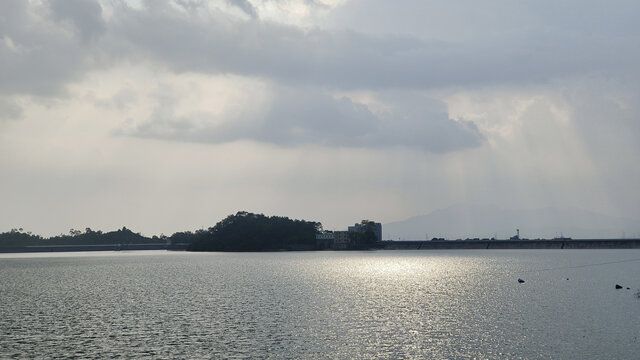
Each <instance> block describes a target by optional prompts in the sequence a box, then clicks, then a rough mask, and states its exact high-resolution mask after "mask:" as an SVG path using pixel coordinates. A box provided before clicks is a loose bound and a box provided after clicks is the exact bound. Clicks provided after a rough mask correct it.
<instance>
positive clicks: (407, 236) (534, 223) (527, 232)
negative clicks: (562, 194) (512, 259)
mask: <svg viewBox="0 0 640 360" xmlns="http://www.w3.org/2000/svg"><path fill="white" fill-rule="evenodd" d="M516 229H520V237H523V238H530V239H532V238H553V237H557V236H561V235H564V236H567V237H572V238H574V239H580V238H582V239H584V238H611V237H613V238H620V237H627V238H630V237H640V222H638V221H637V220H633V219H630V218H619V217H612V216H607V215H602V214H597V213H594V212H590V211H586V210H581V209H575V208H544V209H526V210H506V209H501V208H498V207H494V206H454V207H450V208H447V209H441V210H436V211H434V212H432V213H430V214H428V215H422V216H416V217H412V218H409V219H407V220H404V221H398V222H392V223H389V224H385V225H384V226H383V238H384V239H391V240H398V239H402V240H424V239H425V238H426V237H427V236H428V238H429V239H431V238H433V237H444V238H447V239H457V238H462V239H464V238H468V237H469V238H475V237H479V238H491V237H494V236H495V237H496V238H498V239H506V238H509V237H511V236H513V235H515V233H516Z"/></svg>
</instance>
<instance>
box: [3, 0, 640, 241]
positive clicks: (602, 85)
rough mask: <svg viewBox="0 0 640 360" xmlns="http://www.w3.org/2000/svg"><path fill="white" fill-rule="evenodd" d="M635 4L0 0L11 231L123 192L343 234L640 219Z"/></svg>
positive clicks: (128, 199) (189, 212) (77, 215)
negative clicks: (493, 221)
mask: <svg viewBox="0 0 640 360" xmlns="http://www.w3.org/2000/svg"><path fill="white" fill-rule="evenodd" d="M639 12H640V4H639V3H638V2H636V1H627V0H623V1H618V2H616V3H615V4H608V3H602V2H597V1H586V2H585V1H580V2H578V1H574V0H570V1H563V2H557V1H550V0H543V1H535V2H532V1H507V0H495V1H490V2H484V3H478V2H476V1H471V0H465V1H462V2H451V1H429V2H424V1H419V0H409V1H405V2H403V3H402V4H397V3H391V2H388V1H382V0H370V1H361V0H315V1H309V0H241V1H240V0H219V1H206V2H205V1H197V0H179V1H178V0H166V1H128V0H115V1H114V0H108V1H107V0H104V1H96V0H84V1H83V0H73V1H72V0H51V1H21V0H5V1H1V2H0V60H1V63H2V66H0V167H1V169H2V174H0V185H2V186H1V187H0V195H1V196H2V198H3V199H9V200H8V201H9V203H11V204H12V207H11V208H12V209H13V210H10V209H9V208H8V207H7V208H3V209H1V211H0V219H1V220H0V225H2V226H5V227H7V228H10V227H15V226H18V225H24V227H28V226H27V225H28V222H29V221H31V223H32V224H37V223H38V222H39V221H44V220H42V219H48V218H47V216H51V217H52V218H51V219H49V220H47V221H48V224H49V225H47V226H48V227H49V228H55V224H56V223H60V224H70V225H73V226H74V227H77V228H82V227H83V226H86V225H90V226H92V227H96V228H100V227H101V225H100V224H99V223H96V222H93V221H97V222H99V221H104V224H113V225H114V226H122V225H124V224H125V223H124V222H123V217H124V212H122V214H121V215H122V216H119V215H118V214H120V212H119V211H118V208H120V207H122V208H125V207H126V208H127V209H130V211H128V212H127V214H126V215H127V217H128V218H131V219H135V221H134V223H128V222H127V223H126V225H127V226H130V225H131V226H133V227H135V224H136V222H137V223H140V224H146V225H144V226H147V228H148V229H149V231H155V230H153V229H155V227H154V226H158V225H155V224H157V223H158V221H154V219H153V216H158V217H160V218H162V219H163V220H162V221H161V223H162V224H167V227H170V228H171V230H184V229H185V228H188V227H189V226H192V225H193V222H191V220H190V219H196V218H197V219H199V220H198V221H199V222H201V223H202V224H200V225H205V226H210V225H211V222H212V221H214V220H215V219H216V218H221V217H224V216H225V215H226V214H227V213H232V212H235V211H237V210H242V209H244V210H251V211H265V212H271V213H279V214H283V215H293V216H304V217H307V218H309V219H314V220H320V221H323V222H325V223H326V225H327V226H328V227H329V228H331V227H332V224H334V225H335V226H338V227H340V226H342V225H346V224H349V223H352V222H353V221H357V220H359V219H360V218H362V217H370V218H375V219H379V220H381V221H383V222H389V221H394V220H400V219H402V218H404V217H409V216H414V215H418V214H421V213H428V212H430V211H433V210H435V209H437V208H442V207H448V206H450V205H452V204H463V205H464V204H467V203H473V202H475V203H482V204H485V203H494V204H496V205H499V206H501V207H504V208H527V207H529V208H531V207H535V208H541V207H550V206H557V207H567V206H572V207H578V208H583V209H588V210H592V211H595V212H598V213H606V214H608V215H615V216H628V217H637V216H633V215H635V214H640V205H638V204H640V191H638V189H637V185H636V184H637V183H638V182H640V169H639V168H638V167H637V166H633V164H635V163H637V162H638V161H640V145H638V144H640V121H639V119H640V108H639V107H638V104H640V88H639V87H638V85H637V84H638V83H640V70H639V68H638V66H637V63H638V62H639V61H640V46H638V45H639V44H640V23H639V22H638V21H637V19H636V14H637V13H639ZM21 184H22V185H21ZM87 198H91V199H93V200H94V201H95V203H101V204H104V207H105V209H108V210H104V211H97V212H96V214H95V216H92V215H91V214H92V213H91V211H92V209H95V208H96V207H95V206H94V207H91V206H89V205H88V202H87V201H86V199H87ZM158 199H161V200H158ZM383 203H384V205H383ZM16 204H19V206H18V205H16ZM61 204H69V205H68V206H66V207H65V206H63V205H61ZM309 204H313V206H310V205H309ZM339 204H349V206H344V205H339ZM61 207H62V208H64V209H66V210H67V211H68V213H67V215H64V216H63V212H61V211H60V210H59V209H60V208H61ZM74 209H78V210H77V211H75V210H74ZM174 210H175V211H174ZM50 214H54V215H50ZM114 214H116V215H114ZM144 214H152V215H149V217H146V216H145V215H144ZM203 214H206V217H211V218H214V219H213V220H211V221H209V220H206V219H204V217H205V215H203ZM30 216H31V217H30ZM32 217H35V218H38V219H39V221H35V220H31V219H32ZM56 219H57V221H56ZM73 219H81V220H76V221H78V222H82V221H84V222H85V223H84V224H83V223H73V224H71V222H73V221H74V220H73ZM174 219H175V220H174ZM168 224H172V225H171V226H169V225H168ZM63 226H64V227H66V225H63ZM105 226H106V225H105ZM0 230H2V229H0ZM33 230H37V229H36V228H34V229H33ZM162 231H169V230H168V229H164V228H163V229H162Z"/></svg>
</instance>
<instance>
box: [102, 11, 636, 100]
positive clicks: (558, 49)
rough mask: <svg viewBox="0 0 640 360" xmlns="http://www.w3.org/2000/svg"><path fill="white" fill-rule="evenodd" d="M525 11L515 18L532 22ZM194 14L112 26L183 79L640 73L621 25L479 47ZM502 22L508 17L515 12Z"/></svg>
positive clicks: (432, 82) (517, 80) (420, 79)
mask: <svg viewBox="0 0 640 360" xmlns="http://www.w3.org/2000/svg"><path fill="white" fill-rule="evenodd" d="M626 7H632V8H633V6H632V5H629V4H627V6H626ZM473 9H474V8H472V11H473ZM507 10H509V9H507ZM522 10H523V9H521V8H515V9H512V10H511V12H512V13H513V14H514V15H518V16H523V15H522ZM623 10H624V9H619V8H612V11H613V12H614V13H615V14H617V15H619V16H620V17H622V18H623V20H624V19H626V18H627V17H629V15H628V14H622V13H621V11H623ZM627 10H628V9H627ZM191 14H192V15H189V14H187V15H185V14H184V13H180V12H175V11H146V10H135V9H125V10H124V11H122V12H121V13H120V14H118V16H117V17H116V19H115V23H114V24H113V25H114V29H115V31H116V32H117V33H118V38H121V39H123V40H124V39H126V41H128V43H129V44H130V45H131V48H132V49H135V50H134V51H142V52H144V53H145V54H146V55H148V56H150V57H151V58H153V59H156V60H157V61H160V62H163V63H166V64H167V65H169V66H171V67H172V68H173V69H174V70H176V71H194V70H195V71H201V72H207V73H235V74H243V75H250V76H261V77H269V78H272V79H276V80H277V81H285V82H287V83H289V84H314V85H320V86H329V87H338V88H348V89H381V88H434V87H441V86H451V85H454V86H455V85H487V84H522V83H539V82H544V81H547V80H550V79H553V78H557V77H565V76H571V75H576V74H585V73H591V72H598V71H606V70H608V69H612V68H616V67H624V68H629V67H632V66H635V65H634V61H632V60H631V59H632V58H637V57H638V53H639V51H640V50H638V49H637V48H635V47H630V46H629V45H630V43H629V41H630V40H631V41H636V40H635V38H631V39H629V38H628V37H627V35H628V34H626V33H623V32H621V31H618V30H616V29H615V28H614V29H612V27H613V25H612V24H613V23H614V22H615V21H614V20H615V17H613V16H612V17H611V18H605V19H604V20H602V21H600V24H599V26H601V27H602V28H603V29H599V28H593V27H591V28H590V27H585V26H584V25H580V24H579V21H580V20H583V19H568V20H567V21H569V22H570V23H573V22H575V24H576V26H575V29H573V31H572V29H571V28H570V26H567V25H566V24H564V25H559V24H558V23H559V21H554V22H551V23H545V21H544V19H543V20H541V19H537V20H530V19H528V18H527V22H528V23H527V26H528V28H527V29H525V30H523V29H520V28H516V30H517V31H515V32H514V35H509V34H508V32H504V31H503V32H499V31H497V30H496V29H492V28H486V29H484V28H478V29H467V30H468V31H469V30H473V31H475V33H476V37H475V38H474V40H473V41H469V40H455V41H438V40H425V38H423V37H417V36H409V35H366V34H363V33H358V32H354V31H328V30H319V29H312V30H305V29H302V28H298V27H294V26H288V25H281V24H276V23H273V22H262V21H255V20H250V21H244V20H238V19H233V18H230V17H228V16H225V15H222V14H220V13H215V12H210V13H209V14H210V15H209V16H207V17H202V16H201V15H193V12H192V13H191ZM481 14H482V13H481ZM503 15H504V16H506V17H508V16H509V15H510V14H509V11H507V12H506V13H505V14H503ZM589 15H591V16H594V15H593V14H589ZM587 20H589V19H587ZM626 23H627V24H628V25H629V26H633V27H637V25H634V24H633V23H629V22H626ZM116 25H117V26H116ZM513 26H515V25H513ZM536 26H539V27H540V31H537V29H536V28H535V27H536ZM554 29H558V31H557V32H555V31H554ZM587 30H590V31H591V34H588V36H583V34H582V31H587ZM452 31H455V30H452ZM509 31H511V30H510V29H509ZM601 34H608V35H609V34H611V35H615V36H600V35H601ZM613 54H616V55H615V56H612V55H613ZM620 54H627V55H631V57H630V56H620Z"/></svg>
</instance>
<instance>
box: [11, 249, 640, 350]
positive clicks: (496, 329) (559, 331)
mask: <svg viewBox="0 0 640 360" xmlns="http://www.w3.org/2000/svg"><path fill="white" fill-rule="evenodd" d="M639 275H640V251H639V250H584V251H582V250H568V251H563V250H545V251H535V250H524V251H515V250H514V251H511V250H502V251H487V250H480V251H463V250H457V251H376V252H285V253H225V254H222V253H205V254H201V253H181V252H161V251H158V252H101V253H56V254H25V255H15V254H14V255H6V254H5V255H0V285H1V286H0V289H1V292H0V303H1V304H2V305H1V307H0V358H11V357H14V358H42V359H50V358H54V357H55V358H60V357H63V358H64V357H76V358H100V359H103V358H113V357H120V358H167V359H173V358H185V359H199V358H203V359H209V358H251V359H255V358H290V359H293V358H296V359H300V358H304V359H309V358H334V359H355V358H366V359H369V358H385V359H387V358H388V359H397V358H436V359H438V358H440V359H452V358H473V357H477V358H489V359H503V358H510V359H514V358H525V359H539V358H553V359H587V358H593V359H603V358H610V359H637V358H638V356H639V355H638V354H639V351H640V340H639V339H638V337H640V299H638V297H637V296H636V295H635V293H636V292H637V291H638V288H640V276H639ZM518 278H522V279H524V280H525V283H523V284H519V283H518V281H517V279H518ZM617 283H619V284H621V285H624V286H625V287H627V286H628V287H630V289H629V290H627V289H622V290H615V289H614V286H615V284H617Z"/></svg>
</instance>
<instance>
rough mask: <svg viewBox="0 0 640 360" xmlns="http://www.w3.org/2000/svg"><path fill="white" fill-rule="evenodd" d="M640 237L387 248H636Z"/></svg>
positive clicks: (391, 245) (388, 245)
mask: <svg viewBox="0 0 640 360" xmlns="http://www.w3.org/2000/svg"><path fill="white" fill-rule="evenodd" d="M634 248H640V239H584V240H461V241H459V240H456V241H453V240H451V241H448V240H444V241H442V240H440V241H386V242H384V247H383V249H385V250H448V249H494V250H496V249H634Z"/></svg>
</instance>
